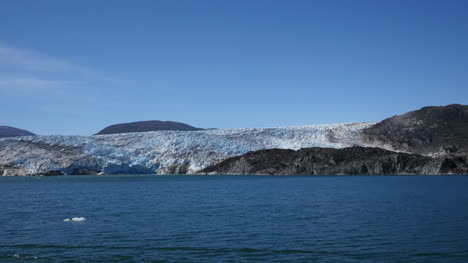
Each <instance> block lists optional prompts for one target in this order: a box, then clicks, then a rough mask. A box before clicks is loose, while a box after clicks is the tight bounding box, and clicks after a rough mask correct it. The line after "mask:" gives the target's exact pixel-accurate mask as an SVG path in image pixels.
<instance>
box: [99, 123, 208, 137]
mask: <svg viewBox="0 0 468 263" xmlns="http://www.w3.org/2000/svg"><path fill="white" fill-rule="evenodd" d="M198 130H203V129H201V128H195V127H193V126H190V125H188V124H185V123H181V122H173V121H137V122H130V123H120V124H114V125H111V126H108V127H106V128H104V129H103V130H101V131H100V132H98V133H97V134H98V135H101V134H115V133H130V132H149V131H198Z"/></svg>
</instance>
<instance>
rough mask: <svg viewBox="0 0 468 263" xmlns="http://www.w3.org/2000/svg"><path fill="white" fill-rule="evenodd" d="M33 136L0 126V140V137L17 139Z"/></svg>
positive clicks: (19, 130) (16, 129) (23, 131)
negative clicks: (18, 137)
mask: <svg viewBox="0 0 468 263" xmlns="http://www.w3.org/2000/svg"><path fill="white" fill-rule="evenodd" d="M34 135H35V134H34V133H32V132H29V131H26V130H22V129H18V128H14V127H10V126H0V138H1V137H17V136H34Z"/></svg>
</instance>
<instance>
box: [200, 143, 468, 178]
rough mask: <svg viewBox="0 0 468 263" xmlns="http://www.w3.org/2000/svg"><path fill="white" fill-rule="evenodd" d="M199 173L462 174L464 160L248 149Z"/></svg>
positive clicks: (371, 151)
mask: <svg viewBox="0 0 468 263" xmlns="http://www.w3.org/2000/svg"><path fill="white" fill-rule="evenodd" d="M198 173H201V174H264V175H267V174H270V175H292V174H297V175H335V174H337V175H389V174H464V173H468V166H467V160H466V158H464V157H460V156H446V157H444V158H431V157H427V156H422V155H419V154H408V153H401V152H392V151H388V150H384V149H380V148H368V147H349V148H343V149H331V148H304V149H300V150H298V151H294V150H286V149H269V150H260V151H255V152H249V153H247V154H244V155H240V156H237V157H232V158H229V159H226V160H224V161H222V162H221V163H219V164H216V165H213V166H209V167H207V168H205V169H203V170H201V171H199V172H198Z"/></svg>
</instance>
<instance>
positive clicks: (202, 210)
mask: <svg viewBox="0 0 468 263" xmlns="http://www.w3.org/2000/svg"><path fill="white" fill-rule="evenodd" d="M73 217H84V218H85V220H84V221H79V222H77V221H73V220H69V221H64V219H67V218H73ZM0 262H468V176H76V177H66V176H65V177H16V178H8V177H3V178H0Z"/></svg>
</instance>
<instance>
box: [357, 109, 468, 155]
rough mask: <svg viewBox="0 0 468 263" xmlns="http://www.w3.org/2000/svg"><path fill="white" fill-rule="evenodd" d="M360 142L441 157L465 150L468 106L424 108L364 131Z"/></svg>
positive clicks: (466, 145) (466, 146) (467, 143)
mask: <svg viewBox="0 0 468 263" xmlns="http://www.w3.org/2000/svg"><path fill="white" fill-rule="evenodd" d="M362 135H363V141H365V142H367V143H369V144H372V145H376V146H379V147H383V148H386V149H392V150H397V151H405V152H412V153H419V154H423V155H431V156H438V155H439V156H440V155H444V154H454V153H461V154H464V153H465V152H466V151H467V150H468V106H466V105H459V104H452V105H448V106H443V107H424V108H422V109H420V110H416V111H411V112H408V113H405V114H402V115H397V116H394V117H391V118H388V119H385V120H383V121H381V122H379V123H377V124H375V125H373V126H370V127H368V128H366V129H364V130H363V133H362Z"/></svg>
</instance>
